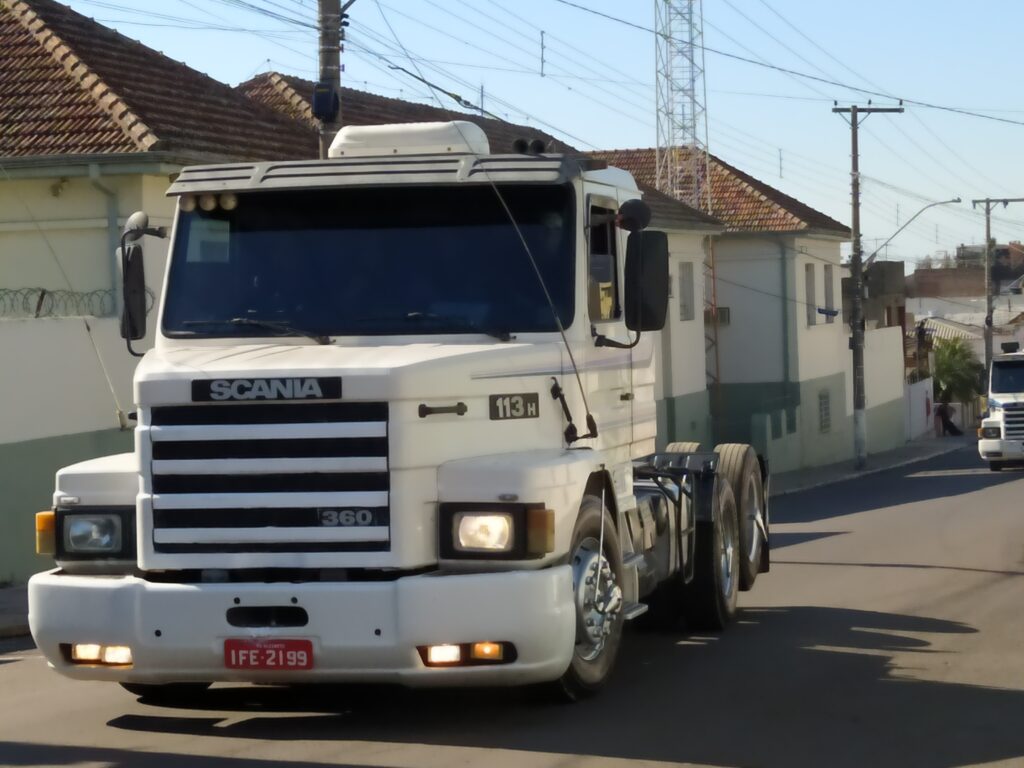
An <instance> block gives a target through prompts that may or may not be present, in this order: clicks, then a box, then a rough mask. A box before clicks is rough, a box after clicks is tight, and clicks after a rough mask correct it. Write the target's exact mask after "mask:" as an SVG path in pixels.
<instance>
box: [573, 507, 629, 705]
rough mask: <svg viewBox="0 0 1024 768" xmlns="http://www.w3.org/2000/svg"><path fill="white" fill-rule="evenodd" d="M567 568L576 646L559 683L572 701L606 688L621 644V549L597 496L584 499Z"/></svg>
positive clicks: (610, 522) (612, 524)
mask: <svg viewBox="0 0 1024 768" xmlns="http://www.w3.org/2000/svg"><path fill="white" fill-rule="evenodd" d="M602 521H603V525H604V531H603V534H602V530H601V528H602ZM569 565H570V566H571V567H572V588H573V595H574V597H575V601H576V645H575V647H574V648H573V654H572V661H571V662H570V664H569V668H568V669H567V670H566V671H565V674H564V675H562V678H561V679H560V680H559V681H558V684H559V688H560V691H561V693H562V694H563V695H564V696H565V697H566V698H568V699H570V700H571V701H576V700H578V699H581V698H585V697H587V696H591V695H593V694H595V693H597V691H599V690H600V689H601V688H602V687H603V686H604V685H605V683H606V682H607V681H608V678H609V676H610V675H611V672H612V669H613V668H614V666H615V658H616V657H617V656H618V653H619V645H620V644H621V642H622V623H623V616H622V586H621V584H622V549H621V547H620V545H619V536H618V533H617V532H616V530H615V525H614V523H613V522H612V518H611V515H609V514H608V511H607V510H606V509H605V508H604V505H603V504H602V503H601V500H600V499H599V498H597V497H596V496H584V497H583V503H582V504H581V505H580V514H579V517H578V518H577V519H576V526H575V528H574V529H573V532H572V544H571V546H570V549H569Z"/></svg>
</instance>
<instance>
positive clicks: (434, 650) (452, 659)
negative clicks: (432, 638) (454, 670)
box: [427, 645, 462, 664]
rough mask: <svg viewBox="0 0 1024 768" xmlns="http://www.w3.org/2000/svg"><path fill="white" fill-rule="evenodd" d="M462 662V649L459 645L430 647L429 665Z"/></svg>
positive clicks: (428, 650)
mask: <svg viewBox="0 0 1024 768" xmlns="http://www.w3.org/2000/svg"><path fill="white" fill-rule="evenodd" d="M460 661H462V649H461V648H460V647H459V646H457V645H428V646H427V663H428V664H458V663H459V662H460Z"/></svg>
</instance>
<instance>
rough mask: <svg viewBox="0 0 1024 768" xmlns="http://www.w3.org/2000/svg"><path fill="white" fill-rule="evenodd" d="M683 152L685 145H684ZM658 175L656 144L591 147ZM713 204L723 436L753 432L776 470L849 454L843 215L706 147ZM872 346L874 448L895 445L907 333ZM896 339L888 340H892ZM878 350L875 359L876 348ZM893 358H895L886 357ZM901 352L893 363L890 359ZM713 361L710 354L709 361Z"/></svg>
mask: <svg viewBox="0 0 1024 768" xmlns="http://www.w3.org/2000/svg"><path fill="white" fill-rule="evenodd" d="M679 151H681V152H686V151H687V150H686V149H685V148H681V149H680V150H679ZM588 154H589V155H590V156H592V157H596V158H599V159H602V160H606V161H607V162H608V163H610V164H612V165H615V166H617V167H619V168H624V169H626V170H628V171H630V172H631V173H632V174H633V175H634V177H635V178H636V179H637V180H638V181H641V182H644V183H646V184H650V185H654V184H655V183H656V181H657V179H656V151H655V150H654V149H623V150H609V151H598V152H592V153H588ZM707 160H708V163H707V179H708V181H709V184H710V210H711V213H712V215H714V216H715V217H716V218H718V219H719V220H720V221H722V222H723V224H724V225H725V230H724V232H722V233H721V234H720V235H719V236H717V237H716V238H715V239H714V244H713V247H714V257H715V268H716V281H715V283H716V303H717V305H718V318H717V320H718V345H717V355H718V360H717V367H718V372H719V387H718V392H719V394H718V403H717V407H716V417H715V440H716V442H733V441H737V442H751V443H753V444H754V445H756V446H758V448H759V449H761V450H763V451H765V452H766V453H768V454H769V455H770V456H772V458H773V460H774V461H773V466H774V468H775V470H776V471H785V470H786V469H795V468H798V467H805V466H814V465H816V464H828V463H831V462H836V461H841V460H844V459H847V458H849V457H850V456H851V455H852V446H853V437H852V412H853V409H852V372H851V370H850V367H851V362H850V353H849V346H848V334H849V332H848V328H847V326H845V325H844V324H843V322H842V318H841V316H840V312H841V309H842V294H841V290H840V287H841V286H840V281H841V278H842V273H843V271H844V268H843V266H842V264H841V261H840V246H841V244H842V243H843V242H846V241H848V240H849V239H850V230H849V228H848V227H846V226H845V225H844V224H842V223H840V222H838V221H836V220H835V219H833V218H831V217H829V216H827V215H825V214H824V213H821V212H820V211H817V210H815V209H814V208H811V207H810V206H808V205H806V204H805V203H802V202H801V201H799V200H797V199H796V198H793V197H791V196H789V195H787V194H785V193H783V192H782V191H780V190H778V189H776V188H774V187H772V186H770V185H769V184H766V183H764V182H763V181H761V180H759V179H756V178H754V177H753V176H751V175H749V174H747V173H745V172H744V171H742V170H740V169H739V168H736V167H735V166H733V165H730V164H729V163H727V162H725V161H724V160H722V159H721V158H718V157H716V156H714V155H709V156H708V158H707ZM890 330H891V331H893V332H890V333H889V334H888V335H889V336H892V337H893V338H892V339H889V338H888V336H886V337H885V342H884V343H883V342H878V343H877V344H874V347H875V349H874V350H872V349H871V346H872V345H871V344H869V345H868V347H869V348H868V350H867V352H866V354H867V355H868V359H867V364H866V369H867V371H868V375H869V376H874V375H877V376H878V378H879V382H878V383H877V386H876V385H875V383H874V382H871V383H870V386H869V387H868V390H869V394H870V393H871V392H874V393H876V394H877V397H876V398H875V399H876V402H874V403H872V402H870V397H869V403H868V439H869V443H870V445H869V450H871V451H880V450H885V449H886V448H889V447H895V446H896V445H900V444H902V443H903V441H904V434H903V431H902V429H900V428H899V426H900V425H902V423H903V418H902V410H901V409H902V407H903V406H902V393H901V392H899V391H898V388H897V387H896V384H895V383H894V382H895V379H892V377H891V376H890V375H889V374H890V373H891V372H892V371H891V370H890V369H895V368H896V367H897V366H898V368H899V371H900V373H901V374H902V363H900V362H898V360H897V353H896V352H895V351H894V350H900V351H899V355H900V357H899V358H898V359H899V360H901V359H902V357H901V355H902V352H901V349H902V340H901V339H897V338H896V336H897V335H898V334H897V333H896V331H895V330H893V329H890ZM890 347H891V348H892V349H890ZM874 354H877V355H879V358H878V360H877V364H875V361H874V360H873V359H872V357H871V356H872V355H874ZM889 358H892V360H890V359H889ZM894 361H895V362H894ZM714 366H715V361H713V360H709V369H710V370H714Z"/></svg>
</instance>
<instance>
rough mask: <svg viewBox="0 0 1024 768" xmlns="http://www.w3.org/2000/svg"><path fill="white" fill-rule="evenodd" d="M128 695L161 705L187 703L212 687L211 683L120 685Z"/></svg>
mask: <svg viewBox="0 0 1024 768" xmlns="http://www.w3.org/2000/svg"><path fill="white" fill-rule="evenodd" d="M120 685H121V687H122V688H124V689H125V690H126V691H128V693H132V694H135V695H136V696H138V697H140V698H142V699H145V700H146V701H152V702H155V703H159V704H176V703H181V702H186V701H188V700H189V699H192V698H194V697H196V696H198V695H199V694H201V693H203V692H204V691H205V690H206V689H207V688H209V687H210V685H211V683H164V684H162V685H161V684H155V683H120Z"/></svg>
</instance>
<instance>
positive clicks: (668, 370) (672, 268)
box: [655, 232, 707, 400]
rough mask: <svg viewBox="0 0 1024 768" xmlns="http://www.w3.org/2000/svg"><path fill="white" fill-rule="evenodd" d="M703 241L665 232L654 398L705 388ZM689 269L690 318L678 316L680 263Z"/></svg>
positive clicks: (683, 393)
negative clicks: (664, 291)
mask: <svg viewBox="0 0 1024 768" xmlns="http://www.w3.org/2000/svg"><path fill="white" fill-rule="evenodd" d="M704 239H705V237H704V236H703V235H700V234H696V233H683V232H669V236H668V247H669V301H668V317H667V319H666V323H665V329H664V330H663V331H662V332H661V344H660V345H658V347H657V348H656V352H655V354H656V356H657V371H658V379H657V383H656V385H655V396H656V397H657V398H658V399H659V400H661V399H663V398H665V397H670V396H671V397H678V396H680V395H688V394H691V393H693V392H700V391H703V390H704V389H706V388H707V374H706V370H705V366H704ZM683 262H687V263H689V264H691V265H692V269H693V296H692V298H691V301H692V304H693V319H692V320H682V319H681V317H680V295H679V290H680V286H679V272H680V264H681V263H683Z"/></svg>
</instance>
